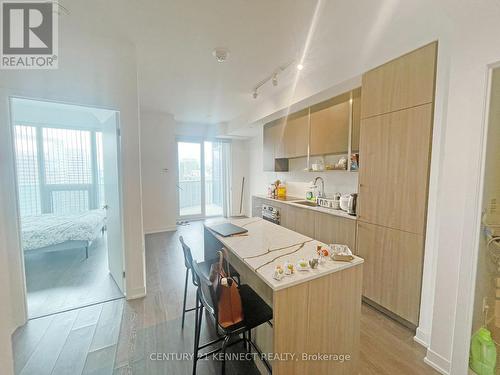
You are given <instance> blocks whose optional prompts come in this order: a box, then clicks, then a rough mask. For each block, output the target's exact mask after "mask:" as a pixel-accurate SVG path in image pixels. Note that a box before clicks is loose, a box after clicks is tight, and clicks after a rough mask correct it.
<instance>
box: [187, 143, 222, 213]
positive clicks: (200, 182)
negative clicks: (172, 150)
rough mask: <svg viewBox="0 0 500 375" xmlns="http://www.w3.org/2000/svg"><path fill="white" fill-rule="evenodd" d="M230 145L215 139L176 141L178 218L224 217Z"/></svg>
mask: <svg viewBox="0 0 500 375" xmlns="http://www.w3.org/2000/svg"><path fill="white" fill-rule="evenodd" d="M229 147H230V144H229V143H228V142H221V141H217V140H215V141H211V140H189V139H187V140H186V139H183V140H179V141H178V142H177V169H178V192H179V197H178V198H179V200H178V202H179V206H178V207H179V211H178V216H179V218H181V219H200V218H205V217H214V216H226V214H227V207H228V204H227V197H228V193H227V192H228V172H227V171H228V155H229Z"/></svg>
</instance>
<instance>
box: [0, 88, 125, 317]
mask: <svg viewBox="0 0 500 375" xmlns="http://www.w3.org/2000/svg"><path fill="white" fill-rule="evenodd" d="M0 96H1V99H2V100H6V101H7V103H6V106H7V113H6V115H5V117H4V118H5V120H6V121H7V124H6V125H7V128H8V133H9V139H8V143H9V148H10V150H9V153H10V154H11V158H12V160H11V162H12V163H13V165H11V167H12V172H13V177H14V181H13V185H14V192H15V202H14V203H15V207H16V226H17V233H16V236H17V246H16V248H14V249H13V251H15V252H17V254H18V255H19V260H20V266H21V268H20V269H19V270H18V271H20V272H21V275H19V277H21V278H22V291H21V293H22V296H19V297H21V299H22V301H23V306H22V310H23V311H22V313H23V316H22V322H21V321H17V322H16V323H21V324H19V326H21V325H24V324H26V322H27V321H28V290H27V285H26V269H25V266H24V264H25V263H24V251H23V249H22V233H21V214H20V208H19V186H18V171H17V159H16V150H15V139H14V131H13V129H14V123H13V116H12V99H26V100H33V101H40V102H48V103H56V104H66V105H73V106H79V107H84V108H95V109H104V110H109V111H114V112H115V113H116V131H117V137H118V138H117V139H118V144H117V147H118V155H117V159H118V166H117V168H118V176H119V181H118V185H119V186H118V190H119V195H120V196H119V200H120V225H121V236H122V239H123V240H122V249H121V250H122V259H123V265H122V267H123V269H124V270H125V265H126V264H127V262H126V258H127V253H126V252H125V247H124V246H123V244H124V242H123V241H124V223H123V194H122V190H123V178H122V176H123V172H122V154H121V152H122V145H121V131H120V129H121V126H120V115H121V114H120V111H119V110H118V109H116V108H113V107H106V106H102V105H90V104H79V103H76V102H71V101H64V100H54V99H47V98H40V97H36V96H32V95H24V94H23V93H17V92H12V91H10V90H8V89H7V90H1V89H0ZM0 121H1V118H0ZM124 272H125V271H124ZM125 275H126V273H125ZM126 284H127V283H126V276H124V277H123V293H124V296H126Z"/></svg>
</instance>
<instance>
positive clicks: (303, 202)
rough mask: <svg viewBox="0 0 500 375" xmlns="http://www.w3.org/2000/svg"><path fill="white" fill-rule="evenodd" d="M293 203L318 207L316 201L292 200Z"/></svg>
mask: <svg viewBox="0 0 500 375" xmlns="http://www.w3.org/2000/svg"><path fill="white" fill-rule="evenodd" d="M293 203H296V204H301V205H302V206H309V207H318V205H317V204H316V202H311V201H299V202H293Z"/></svg>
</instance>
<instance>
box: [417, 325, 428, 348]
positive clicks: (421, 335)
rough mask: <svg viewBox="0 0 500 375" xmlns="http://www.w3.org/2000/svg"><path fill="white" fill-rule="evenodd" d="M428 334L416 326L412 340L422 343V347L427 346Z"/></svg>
mask: <svg viewBox="0 0 500 375" xmlns="http://www.w3.org/2000/svg"><path fill="white" fill-rule="evenodd" d="M429 338H430V335H429V334H428V333H427V332H424V331H422V330H421V329H420V327H419V328H417V331H416V332H415V336H414V337H413V341H415V342H416V343H418V344H420V345H422V346H423V347H424V348H428V347H429V342H430V340H429Z"/></svg>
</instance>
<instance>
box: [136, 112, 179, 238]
mask: <svg viewBox="0 0 500 375" xmlns="http://www.w3.org/2000/svg"><path fill="white" fill-rule="evenodd" d="M175 127H176V123H175V121H174V118H173V116H171V115H169V114H165V113H156V112H145V111H144V112H141V165H142V209H143V215H144V232H145V233H146V234H147V233H156V232H164V231H169V230H175V229H176V224H175V223H176V219H177V203H176V202H177V182H176V180H177V178H176V172H177V165H176V154H177V153H176V147H177V144H176V142H175ZM165 169H167V171H165Z"/></svg>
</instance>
